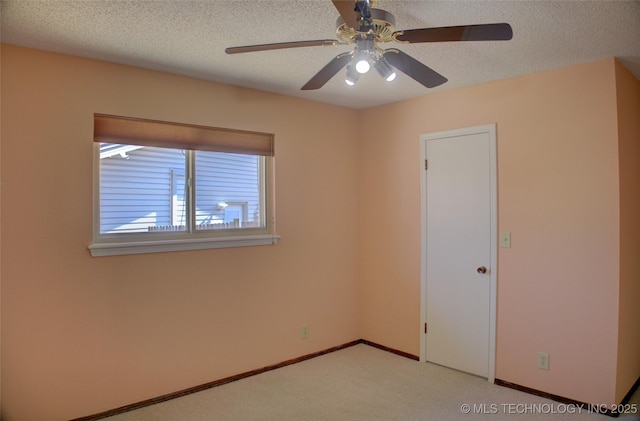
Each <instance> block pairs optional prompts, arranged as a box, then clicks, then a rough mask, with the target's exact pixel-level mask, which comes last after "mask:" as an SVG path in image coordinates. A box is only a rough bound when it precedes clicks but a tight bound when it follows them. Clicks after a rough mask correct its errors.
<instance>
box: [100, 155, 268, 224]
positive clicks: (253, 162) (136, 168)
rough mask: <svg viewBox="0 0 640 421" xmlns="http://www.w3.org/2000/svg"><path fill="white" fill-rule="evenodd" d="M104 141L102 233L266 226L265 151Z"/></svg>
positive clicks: (101, 183) (101, 173)
mask: <svg viewBox="0 0 640 421" xmlns="http://www.w3.org/2000/svg"><path fill="white" fill-rule="evenodd" d="M99 145H100V168H99V178H100V198H99V203H100V221H99V226H100V234H118V233H145V232H181V231H182V232H193V231H195V232H201V231H206V230H227V229H229V230H235V229H239V228H264V227H265V226H266V224H265V211H264V209H265V203H264V198H265V192H264V163H263V160H264V157H262V156H259V155H251V154H236V153H224V152H210V151H192V150H185V149H173V148H164V147H154V146H136V145H124V144H115V143H100V144H99ZM190 174H191V176H189V175H190Z"/></svg>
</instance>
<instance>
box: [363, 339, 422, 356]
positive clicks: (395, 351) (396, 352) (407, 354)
mask: <svg viewBox="0 0 640 421" xmlns="http://www.w3.org/2000/svg"><path fill="white" fill-rule="evenodd" d="M360 343H363V344H365V345H369V346H372V347H374V348H378V349H381V350H383V351H387V352H391V353H392V354H396V355H400V356H401V357H405V358H409V359H412V360H415V361H420V357H419V356H417V355H414V354H409V353H408V352H404V351H400V350H398V349H393V348H389V347H388V346H384V345H380V344H377V343H375V342H371V341H368V340H366V339H360Z"/></svg>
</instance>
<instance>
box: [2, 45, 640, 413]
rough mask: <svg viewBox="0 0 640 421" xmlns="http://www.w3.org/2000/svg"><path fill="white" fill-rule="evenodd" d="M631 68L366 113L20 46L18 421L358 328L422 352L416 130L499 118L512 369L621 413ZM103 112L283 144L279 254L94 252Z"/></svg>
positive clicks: (506, 354)
mask: <svg viewBox="0 0 640 421" xmlns="http://www.w3.org/2000/svg"><path fill="white" fill-rule="evenodd" d="M616 66H617V64H616V63H615V61H614V60H613V59H610V60H604V61H599V62H595V63H590V64H585V65H580V66H573V67H570V68H564V69H558V70H554V71H550V72H545V73H540V74H535V75H529V76H524V77H520V78H515V79H511V80H506V81H501V82H495V83H491V84H485V85H480V86H476V87H470V88H464V89H459V90H454V91H450V92H445V93H440V94H433V95H428V96H425V97H422V98H418V99H415V100H411V101H405V102H401V103H397V104H391V105H387V106H383V107H378V108H372V109H368V110H362V111H355V110H349V109H344V108H340V107H334V106H328V105H322V104H318V103H314V102H310V101H304V100H300V99H294V98H289V97H284V96H280V95H274V94H268V93H263V92H258V91H252V90H247V89H242V88H236V87H231V86H224V85H219V84H215V83H209V82H205V81H199V80H195V79H190V78H185V77H180V76H176V75H169V74H163V73H159V72H152V71H147V70H142V69H137V68H132V67H126V66H120V65H116V64H110V63H105V62H97V61H92V60H85V59H80V58H75V57H69V56H62V55H57V54H51V53H44V52H39V51H35V50H29V49H22V48H17V47H11V46H5V45H3V47H2V93H1V94H2V103H3V105H4V107H2V133H1V134H2V145H1V147H2V167H1V170H2V174H1V175H2V245H3V248H2V263H3V264H2V267H1V273H0V274H1V276H2V289H3V290H2V340H3V341H2V384H3V388H2V393H3V397H2V401H3V405H4V407H3V409H2V416H3V419H5V420H7V421H14V420H18V419H20V420H26V421H31V420H44V419H46V420H57V419H69V418H73V417H78V416H83V415H88V414H92V413H96V412H99V411H104V410H107V409H112V408H115V407H118V406H121V405H126V404H129V403H133V402H136V401H140V400H143V399H147V398H151V397H155V396H158V395H162V394H164V393H169V392H173V391H177V390H180V389H182V388H186V387H190V386H194V385H198V384H201V383H205V382H208V381H211V380H215V379H218V378H221V377H225V376H229V375H233V374H237V373H240V372H243V371H247V370H252V369H256V368H260V367H263V366H266V365H269V364H272V363H276V362H280V361H283V360H286V359H289V358H293V357H297V356H300V355H304V354H308V353H311V352H314V351H318V350H321V349H325V348H328V347H331V346H335V345H338V344H342V343H345V342H348V341H351V340H354V339H358V338H364V339H368V340H371V341H374V342H378V343H381V344H383V345H386V346H389V347H392V348H396V349H400V350H402V351H406V352H410V353H413V354H418V353H419V348H420V343H419V341H420V333H419V332H420V314H419V308H420V296H419V289H420V229H419V221H420V187H419V184H420V170H421V165H420V162H419V158H420V156H419V136H420V134H423V133H428V132H434V131H439V130H448V129H454V128H461V127H467V126H473V125H479V124H486V123H494V122H495V123H497V136H498V189H499V204H498V206H499V230H501V231H511V232H512V248H511V249H500V254H499V268H498V331H497V336H498V340H497V362H496V363H497V365H496V370H497V371H496V376H497V377H498V378H500V379H502V380H506V381H511V382H514V383H517V384H521V385H523V386H528V387H532V388H535V389H539V390H542V391H545V392H548V393H554V394H557V395H561V396H565V397H568V398H572V399H577V400H581V401H586V402H590V403H609V402H614V401H618V400H619V398H620V394H622V395H624V393H626V391H625V390H624V388H625V387H626V388H627V389H628V385H629V382H630V381H631V382H632V381H633V380H634V379H635V378H637V377H638V376H639V375H640V368H639V367H637V363H638V362H637V358H636V359H634V355H637V352H638V347H639V345H638V344H639V343H640V340H638V338H637V336H635V339H631V340H626V339H622V335H623V334H630V333H631V332H636V331H637V326H638V311H639V310H637V309H636V308H635V307H634V302H633V301H631V300H629V299H628V298H627V297H626V296H625V295H624V294H627V293H629V294H631V293H633V294H637V288H638V284H637V279H638V277H637V273H638V269H637V263H635V262H636V260H637V259H635V257H636V256H637V249H638V244H637V240H634V238H638V236H637V235H636V234H633V235H634V236H635V237H633V236H631V235H626V234H620V227H621V226H622V227H623V229H624V228H625V227H630V229H635V230H637V229H638V226H637V222H634V219H633V218H631V217H629V215H631V214H633V215H636V214H637V211H636V210H635V209H637V206H638V202H637V199H636V200H635V201H634V200H633V199H632V197H633V191H634V190H633V189H637V181H636V182H635V183H634V180H637V178H634V177H636V176H635V174H636V173H634V171H637V168H638V167H639V166H638V165H637V161H633V160H632V159H630V158H629V159H627V158H626V155H625V156H624V157H623V156H622V155H623V149H624V150H625V151H626V150H632V149H633V148H634V147H635V148H637V142H635V143H634V140H633V139H634V136H635V138H636V139H637V137H638V135H637V133H638V131H637V130H638V129H637V119H635V120H634V115H637V107H638V105H637V100H633V96H632V95H631V96H628V95H626V94H625V92H626V90H625V89H626V87H627V86H633V85H634V84H635V86H636V88H637V86H638V81H637V80H635V79H629V75H628V74H626V73H624V72H625V71H624V69H622V70H621V69H620V68H617V67H616ZM616 82H618V83H619V84H620V85H619V87H618V89H617V91H616ZM634 101H636V102H634ZM7 104H10V105H9V106H8V105H7ZM634 104H635V105H634ZM634 107H635V108H634ZM616 110H618V111H617V113H618V114H616ZM94 112H100V113H109V114H119V115H127V116H135V117H143V118H151V119H159V120H170V121H180V122H185V123H194V124H204V125H211V126H219V127H230V128H237V129H245V130H255V131H263V132H271V133H275V135H276V200H277V217H278V223H277V229H278V233H279V234H280V235H282V239H281V241H280V242H279V243H278V245H277V246H274V247H251V248H239V249H218V250H209V251H192V252H180V253H168V254H148V255H135V256H120V257H102V258H91V257H90V256H89V253H88V251H87V248H86V247H87V245H88V244H89V243H90V241H91V223H92V221H91V203H92V199H91V195H92V179H91V174H92V139H91V135H92V115H93V113H94ZM634 113H635V114H634ZM633 121H636V123H635V124H636V125H634V123H632V122H633ZM328 122H330V124H329V123H328ZM618 124H619V125H620V128H618V127H617V126H618ZM618 130H620V136H621V145H620V152H619V151H618V140H617V136H618ZM633 145H635V146H633ZM636 151H637V149H636ZM619 155H620V156H619ZM619 159H620V166H618V160H619ZM625 159H626V160H625ZM634 167H635V168H634ZM619 186H620V189H619ZM636 191H637V190H636ZM635 197H636V198H637V196H635ZM634 206H636V207H634ZM632 212H635V213H632ZM634 232H636V231H634ZM621 248H622V251H620V249H621ZM634 265H635V266H634ZM634 274H636V276H635V277H634ZM634 280H635V281H634ZM634 291H635V292H634ZM619 292H620V294H623V296H619ZM619 300H620V304H618V301H619ZM618 323H619V324H620V333H621V335H620V336H619V335H618V331H617V328H618ZM302 324H308V325H309V326H310V338H309V339H305V340H302V339H300V337H299V336H300V326H301V325H302ZM634 329H635V330H634ZM625 337H626V336H625ZM629 337H631V338H633V336H632V335H630V336H629ZM612 344H618V346H617V347H616V346H612ZM538 351H546V352H549V353H550V355H551V359H550V361H551V362H550V364H551V370H549V371H548V372H543V371H539V370H537V369H536V354H537V352H538ZM634 364H635V365H634Z"/></svg>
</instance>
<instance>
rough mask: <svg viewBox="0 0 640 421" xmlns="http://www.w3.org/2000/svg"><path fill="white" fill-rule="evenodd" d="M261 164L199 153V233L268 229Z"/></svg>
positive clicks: (232, 156) (238, 156)
mask: <svg viewBox="0 0 640 421" xmlns="http://www.w3.org/2000/svg"><path fill="white" fill-rule="evenodd" d="M261 160H262V158H261V157H260V156H256V155H245V154H231V153H222V152H204V151H196V159H195V161H196V170H195V173H196V174H195V184H196V189H195V195H196V203H195V205H196V208H195V209H196V230H209V229H233V228H254V227H264V226H265V224H264V215H263V214H264V211H263V199H262V198H263V193H262V190H263V189H262V182H261V180H262V171H263V169H262V168H263V165H261Z"/></svg>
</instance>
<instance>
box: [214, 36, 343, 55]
mask: <svg viewBox="0 0 640 421" xmlns="http://www.w3.org/2000/svg"><path fill="white" fill-rule="evenodd" d="M336 44H339V41H338V40H335V39H317V40H311V41H292V42H276V43H274V44H256V45H244V46H241V47H229V48H225V50H224V52H225V53H227V54H238V53H251V52H253V51H267V50H280V49H283V48H298V47H319V46H324V45H336Z"/></svg>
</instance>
